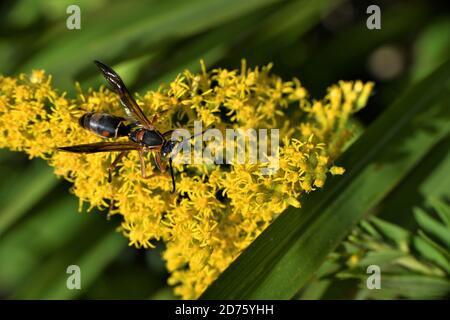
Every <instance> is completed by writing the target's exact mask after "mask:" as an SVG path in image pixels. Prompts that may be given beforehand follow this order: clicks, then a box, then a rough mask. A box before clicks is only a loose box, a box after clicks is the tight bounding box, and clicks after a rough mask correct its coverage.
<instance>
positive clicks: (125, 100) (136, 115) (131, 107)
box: [94, 60, 153, 129]
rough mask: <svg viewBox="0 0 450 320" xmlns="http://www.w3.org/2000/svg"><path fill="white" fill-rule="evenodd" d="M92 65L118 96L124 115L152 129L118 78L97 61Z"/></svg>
mask: <svg viewBox="0 0 450 320" xmlns="http://www.w3.org/2000/svg"><path fill="white" fill-rule="evenodd" d="M94 63H95V64H96V65H97V67H98V68H99V69H100V71H101V72H102V73H103V76H104V77H105V79H106V81H108V83H109V85H110V86H111V89H112V90H113V91H114V92H115V93H117V94H118V95H119V97H120V102H121V103H122V105H123V107H124V109H125V112H126V114H127V115H128V116H129V117H130V118H131V119H133V120H135V121H137V122H139V123H140V124H141V125H142V126H143V127H144V128H147V129H153V125H152V123H151V122H150V121H149V120H148V119H147V117H146V116H145V114H144V113H143V112H142V110H141V108H140V107H139V105H138V104H137V102H136V101H135V100H134V99H133V97H132V96H131V94H130V92H129V91H128V89H127V87H126V86H125V84H124V83H123V81H122V79H121V78H120V76H119V75H118V74H117V73H116V72H115V71H114V70H113V69H111V68H110V67H108V66H107V65H106V64H104V63H102V62H100V61H97V60H95V61H94Z"/></svg>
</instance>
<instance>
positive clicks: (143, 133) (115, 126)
mask: <svg viewBox="0 0 450 320" xmlns="http://www.w3.org/2000/svg"><path fill="white" fill-rule="evenodd" d="M94 63H95V64H96V65H97V67H98V68H99V69H100V71H101V72H102V73H103V76H104V77H105V79H106V81H107V82H108V83H109V85H110V87H111V89H112V90H113V91H114V92H115V93H116V94H117V95H118V96H119V98H120V102H121V104H122V106H123V108H124V110H125V113H126V115H127V117H126V118H124V117H118V116H115V115H111V114H108V113H101V112H88V113H85V114H84V115H83V116H81V118H80V119H79V121H78V122H79V124H80V125H81V127H83V128H84V129H86V130H89V131H90V132H92V133H94V134H96V135H97V136H99V137H101V138H118V137H128V139H129V140H128V141H124V142H98V143H89V144H80V145H75V146H68V147H59V148H58V150H60V151H66V152H74V153H97V152H116V151H117V152H119V151H120V154H119V155H118V156H117V158H116V159H115V160H114V161H113V162H112V163H111V164H110V165H109V167H108V181H109V182H111V181H112V171H113V170H114V168H115V167H116V166H117V164H118V163H119V162H120V160H121V159H122V158H123V157H124V156H125V155H126V154H127V153H128V152H129V151H133V150H136V151H138V152H139V159H140V163H141V175H142V177H144V178H145V177H146V174H145V163H144V153H145V152H153V153H154V156H155V163H156V166H157V167H158V169H159V170H160V171H161V172H165V171H166V169H167V164H166V160H167V159H168V162H169V168H170V175H171V177H172V193H173V192H175V178H174V175H173V167H172V158H171V156H170V155H171V153H172V150H173V149H174V148H175V146H176V144H177V143H178V142H179V141H175V140H171V139H170V137H171V135H172V133H173V132H174V130H169V131H167V132H164V133H161V132H160V131H158V130H157V129H156V128H155V126H154V123H155V121H156V120H157V116H158V114H156V115H154V116H153V118H152V120H151V121H150V120H149V119H148V118H147V117H146V116H145V114H144V113H143V112H142V110H141V108H140V107H139V105H138V104H137V102H136V100H134V98H133V97H132V96H131V94H130V92H129V91H128V89H127V88H126V86H125V84H124V83H123V81H122V79H121V78H120V77H119V75H118V74H117V73H116V72H115V71H114V70H113V69H112V68H110V67H108V66H107V65H106V64H104V63H102V62H100V61H94Z"/></svg>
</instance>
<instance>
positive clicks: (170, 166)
mask: <svg viewBox="0 0 450 320" xmlns="http://www.w3.org/2000/svg"><path fill="white" fill-rule="evenodd" d="M169 168H170V176H171V177H172V193H174V192H175V177H174V176H173V168H172V158H169Z"/></svg>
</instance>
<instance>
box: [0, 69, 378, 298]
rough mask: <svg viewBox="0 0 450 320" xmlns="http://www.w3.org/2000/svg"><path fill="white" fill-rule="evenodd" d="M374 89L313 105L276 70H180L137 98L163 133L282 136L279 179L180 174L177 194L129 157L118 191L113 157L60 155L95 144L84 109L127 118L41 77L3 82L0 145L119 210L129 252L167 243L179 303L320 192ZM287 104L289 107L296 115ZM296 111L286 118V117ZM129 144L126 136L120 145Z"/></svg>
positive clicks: (349, 91)
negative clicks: (196, 127) (242, 131)
mask: <svg viewBox="0 0 450 320" xmlns="http://www.w3.org/2000/svg"><path fill="white" fill-rule="evenodd" d="M371 89H372V83H365V84H364V83H362V82H361V81H356V82H343V81H342V82H340V83H339V84H338V85H335V86H332V87H331V88H330V89H329V90H328V93H327V95H326V97H325V98H324V99H322V100H320V101H311V100H310V99H309V97H308V93H307V91H306V90H305V88H303V87H302V85H301V84H300V82H299V81H298V80H296V79H294V80H293V81H287V82H285V81H282V79H280V78H279V77H277V76H275V75H272V74H270V66H268V67H263V68H261V69H259V68H256V69H253V70H251V69H248V68H247V67H246V65H245V62H243V64H242V68H241V70H232V71H229V70H224V69H216V70H212V71H210V72H207V71H206V69H205V68H204V66H203V65H202V71H201V72H200V73H198V74H193V73H191V72H189V71H185V72H183V73H181V74H180V75H179V76H178V77H177V78H176V79H175V80H174V81H173V82H172V83H170V84H169V85H167V86H161V88H160V89H158V90H157V91H149V92H147V93H146V94H145V95H144V96H141V97H138V99H137V101H138V103H139V104H140V105H141V107H142V109H143V110H144V112H145V113H146V114H147V115H149V116H150V115H152V114H154V113H156V112H160V111H166V112H165V113H163V114H162V115H161V116H160V117H159V118H158V123H157V124H156V126H157V127H158V128H159V129H160V131H165V130H168V129H171V128H176V127H185V128H189V127H190V126H192V124H193V121H194V120H202V122H203V127H204V128H206V127H208V126H210V125H214V126H215V128H218V129H220V130H224V129H225V128H255V129H258V128H279V129H280V137H282V141H281V143H280V148H279V170H278V171H276V173H275V174H273V175H262V174H261V167H263V166H267V164H234V165H220V164H206V163H205V164H191V165H181V164H180V165H176V168H175V174H176V181H177V191H176V193H175V194H172V193H170V190H171V178H170V175H168V174H161V173H160V172H159V171H158V170H157V169H156V168H155V166H154V164H153V162H152V161H151V160H152V159H151V158H152V155H151V154H149V155H147V159H146V160H147V161H146V171H147V175H150V177H148V178H147V179H144V178H142V177H141V174H140V167H139V158H138V154H137V152H129V153H128V154H127V156H126V157H124V158H123V160H122V161H121V164H120V166H119V169H118V172H117V173H116V174H115V175H114V177H113V182H112V183H108V182H107V174H106V168H107V166H108V165H109V164H110V162H111V161H112V160H114V157H115V156H116V154H114V153H111V154H109V153H98V154H89V155H84V154H71V153H63V152H57V151H55V148H56V147H60V146H70V145H75V144H81V143H92V142H98V141H99V140H101V139H100V138H98V137H96V136H94V135H93V134H92V133H90V132H87V131H86V130H83V129H82V128H81V127H80V126H79V125H78V118H79V117H81V115H83V113H85V112H88V111H102V112H108V113H112V114H116V115H123V111H122V108H121V106H120V102H119V100H118V97H117V96H116V95H115V94H114V93H112V92H111V91H109V90H106V89H100V90H99V91H94V90H88V91H87V92H83V91H82V90H81V89H80V88H79V86H77V96H76V97H75V98H68V97H67V96H66V95H65V94H64V93H62V94H61V93H58V92H57V91H56V90H55V89H54V88H53V87H52V86H51V77H50V76H47V75H45V73H44V72H43V71H33V72H32V74H31V75H29V76H27V75H20V76H19V77H18V78H11V77H3V76H1V77H0V147H2V148H9V149H11V150H17V151H24V152H26V153H28V154H29V156H30V157H31V158H32V157H41V158H44V159H46V160H48V162H49V164H50V165H51V166H53V167H54V168H55V173H56V174H57V175H58V176H62V177H64V178H66V179H67V180H69V181H71V182H73V193H74V194H75V195H76V196H77V197H79V199H80V210H81V208H82V204H83V203H88V204H89V209H91V208H94V207H100V208H106V207H109V204H110V202H111V201H113V203H114V207H113V209H112V210H111V214H120V215H122V217H123V223H122V225H121V231H122V232H123V233H124V234H125V235H126V236H127V237H128V238H129V241H130V245H134V246H136V247H144V248H149V247H152V246H154V244H155V243H156V241H163V242H164V243H165V244H166V249H165V251H164V254H163V257H164V259H165V261H166V264H167V268H168V270H169V272H170V273H171V275H170V278H169V283H170V284H171V285H174V286H176V287H175V292H176V294H178V295H180V296H181V297H182V298H187V299H189V298H196V297H198V296H199V295H200V294H201V293H202V292H203V291H204V290H205V289H206V287H207V286H208V285H209V284H210V283H211V282H212V281H214V280H215V279H216V278H217V277H218V276H219V274H220V273H221V272H222V271H223V270H224V269H225V268H226V267H227V266H228V265H229V264H230V263H231V262H232V261H233V260H234V259H235V258H236V257H237V256H239V254H240V253H241V252H242V251H243V250H244V249H245V248H246V247H247V246H248V245H249V244H250V243H251V242H252V241H253V240H254V239H255V238H256V237H257V236H258V235H259V234H260V233H261V232H262V231H263V230H264V229H265V228H266V227H267V226H268V225H269V224H270V223H271V222H272V221H273V220H274V219H275V218H276V217H277V216H278V215H279V214H280V213H281V212H283V211H284V210H285V209H286V207H287V206H289V205H292V206H296V207H299V206H300V202H299V196H300V195H301V194H303V193H307V192H310V191H311V190H314V189H315V188H320V187H322V186H323V185H324V183H325V180H326V177H327V174H328V173H331V174H342V173H343V168H340V167H336V166H333V161H334V160H335V159H336V157H337V156H338V155H339V154H340V153H341V152H342V148H343V146H344V144H345V143H346V142H347V141H348V140H349V137H350V135H351V132H350V129H349V127H350V126H349V125H348V120H349V117H350V115H351V114H352V113H354V112H356V111H357V110H359V109H360V108H362V107H363V106H364V105H365V104H366V101H367V99H368V96H369V95H370V92H371ZM288 107H289V109H288ZM288 113H289V115H287V114H288ZM122 139H124V138H122Z"/></svg>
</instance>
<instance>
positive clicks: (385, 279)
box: [372, 275, 450, 299]
mask: <svg viewBox="0 0 450 320" xmlns="http://www.w3.org/2000/svg"><path fill="white" fill-rule="evenodd" d="M399 288H401V289H400V290H399ZM377 291H378V292H383V291H386V292H385V293H389V292H391V293H393V295H394V296H396V297H397V298H398V297H404V298H409V299H436V298H441V297H445V296H446V295H448V293H449V292H450V281H449V280H448V279H442V278H438V277H430V276H422V275H382V276H381V290H372V294H373V295H374V296H373V297H374V298H376V296H377V293H378V292H377Z"/></svg>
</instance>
